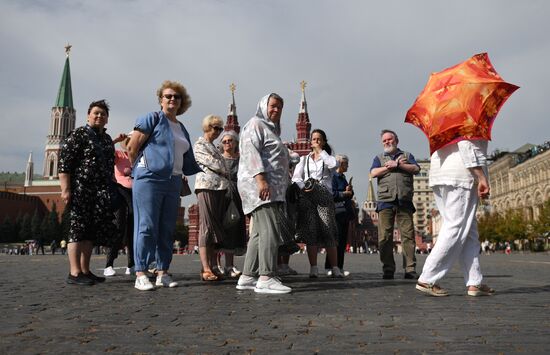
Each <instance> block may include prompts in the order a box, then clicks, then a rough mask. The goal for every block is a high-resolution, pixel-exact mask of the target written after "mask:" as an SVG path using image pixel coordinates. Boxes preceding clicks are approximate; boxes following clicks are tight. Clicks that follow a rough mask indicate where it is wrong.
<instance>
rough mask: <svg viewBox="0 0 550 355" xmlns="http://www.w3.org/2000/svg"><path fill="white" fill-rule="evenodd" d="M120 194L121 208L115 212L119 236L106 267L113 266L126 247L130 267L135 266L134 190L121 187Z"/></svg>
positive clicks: (110, 251)
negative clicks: (120, 252) (120, 251)
mask: <svg viewBox="0 0 550 355" xmlns="http://www.w3.org/2000/svg"><path fill="white" fill-rule="evenodd" d="M119 193H120V195H121V196H122V198H123V201H122V203H121V204H120V207H119V208H118V209H117V210H116V211H115V220H116V223H115V224H116V226H117V228H118V235H117V237H116V238H115V241H114V243H113V245H112V246H111V248H110V249H109V253H108V254H107V263H106V264H105V267H106V268H107V267H109V266H113V264H114V262H115V259H116V258H117V257H118V251H119V250H120V249H122V248H123V247H124V246H126V247H127V249H128V250H127V252H126V255H127V257H128V267H133V266H134V216H133V213H132V190H130V189H126V188H124V187H122V186H119Z"/></svg>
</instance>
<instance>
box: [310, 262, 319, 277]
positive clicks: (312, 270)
mask: <svg viewBox="0 0 550 355" xmlns="http://www.w3.org/2000/svg"><path fill="white" fill-rule="evenodd" d="M318 277H319V269H318V268H317V265H315V266H312V267H310V268H309V278H310V279H316V278H318Z"/></svg>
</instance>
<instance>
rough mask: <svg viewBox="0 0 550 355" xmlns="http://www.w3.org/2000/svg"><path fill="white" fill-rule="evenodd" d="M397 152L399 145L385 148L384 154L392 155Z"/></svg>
mask: <svg viewBox="0 0 550 355" xmlns="http://www.w3.org/2000/svg"><path fill="white" fill-rule="evenodd" d="M395 151H397V144H396V145H385V146H384V153H387V154H391V153H395Z"/></svg>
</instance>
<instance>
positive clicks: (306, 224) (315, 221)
mask: <svg viewBox="0 0 550 355" xmlns="http://www.w3.org/2000/svg"><path fill="white" fill-rule="evenodd" d="M337 235H338V227H337V225H336V217H335V213H334V200H333V198H332V195H331V193H330V192H329V191H328V190H327V189H326V188H325V187H324V186H322V185H320V184H315V185H314V187H313V190H311V191H309V192H303V191H302V192H300V197H299V198H298V216H297V223H296V239H297V240H298V241H300V242H305V243H306V244H307V245H311V246H318V247H326V248H328V247H335V246H336V245H337V244H338V241H337V240H338V239H337Z"/></svg>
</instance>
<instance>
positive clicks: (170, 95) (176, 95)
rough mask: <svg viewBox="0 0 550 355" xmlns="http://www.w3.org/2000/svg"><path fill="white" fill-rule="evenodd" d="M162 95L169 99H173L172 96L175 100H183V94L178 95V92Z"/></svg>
mask: <svg viewBox="0 0 550 355" xmlns="http://www.w3.org/2000/svg"><path fill="white" fill-rule="evenodd" d="M162 97H164V98H165V99H167V100H172V98H174V100H181V95H178V94H175V95H172V94H164V95H162Z"/></svg>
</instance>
